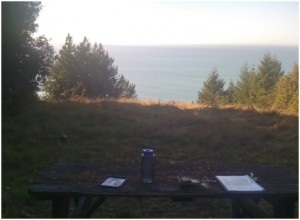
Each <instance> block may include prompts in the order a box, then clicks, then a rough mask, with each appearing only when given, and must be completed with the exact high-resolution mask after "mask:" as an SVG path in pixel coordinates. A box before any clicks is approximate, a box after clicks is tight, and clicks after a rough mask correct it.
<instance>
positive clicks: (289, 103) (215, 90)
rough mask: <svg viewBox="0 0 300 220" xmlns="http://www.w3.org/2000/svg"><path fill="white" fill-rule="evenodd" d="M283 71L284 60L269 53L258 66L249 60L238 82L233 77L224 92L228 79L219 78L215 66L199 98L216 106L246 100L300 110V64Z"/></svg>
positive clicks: (245, 102)
mask: <svg viewBox="0 0 300 220" xmlns="http://www.w3.org/2000/svg"><path fill="white" fill-rule="evenodd" d="M283 74H284V72H283V71H282V70H281V63H280V62H279V61H278V60H277V59H276V57H274V56H271V54H270V53H266V54H264V56H263V58H262V59H261V60H260V63H259V65H258V66H257V69H256V68H255V66H252V67H249V65H248V64H247V63H245V64H244V65H243V66H242V67H241V70H240V75H239V78H238V80H237V81H236V83H233V82H232V81H231V82H230V83H229V86H228V88H227V89H226V90H225V91H224V92H223V86H224V81H223V80H220V79H218V78H219V75H218V74H217V71H216V69H214V70H213V71H212V73H211V74H210V75H209V77H208V79H207V81H206V82H204V85H203V88H202V90H201V91H200V92H199V94H198V102H199V103H206V104H211V105H214V106H216V105H220V104H242V105H248V106H249V105H250V106H256V107H259V108H265V109H266V108H267V109H272V110H275V111H278V112H284V113H288V114H297V113H298V75H299V74H298V64H295V65H294V68H293V70H292V72H291V73H289V74H287V75H286V76H285V75H283Z"/></svg>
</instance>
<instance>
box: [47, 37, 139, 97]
mask: <svg viewBox="0 0 300 220" xmlns="http://www.w3.org/2000/svg"><path fill="white" fill-rule="evenodd" d="M45 90H46V91H47V92H48V94H49V95H50V97H52V98H62V97H70V96H82V97H126V98H131V97H135V96H136V94H135V85H133V84H130V83H129V82H128V81H127V80H126V79H125V77H124V76H122V75H119V74H118V68H117V67H116V66H115V65H114V59H112V58H111V57H109V55H108V52H107V51H105V50H104V49H103V46H102V45H101V44H94V46H93V47H92V46H91V44H90V42H89V41H88V39H87V38H86V37H85V38H84V39H83V41H82V42H81V43H79V45H77V46H75V45H74V44H73V42H72V37H71V36H70V35H68V37H67V39H66V43H65V45H64V47H63V48H62V50H61V51H60V54H59V56H58V60H57V62H55V65H54V66H53V68H52V69H51V71H50V74H49V78H48V80H47V82H46V84H45ZM66 94H67V95H66Z"/></svg>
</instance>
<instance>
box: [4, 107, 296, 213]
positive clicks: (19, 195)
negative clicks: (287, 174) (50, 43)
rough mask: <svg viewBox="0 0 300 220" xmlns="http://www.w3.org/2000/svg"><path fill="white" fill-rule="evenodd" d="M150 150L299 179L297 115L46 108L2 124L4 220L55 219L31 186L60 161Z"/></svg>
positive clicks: (160, 156)
mask: <svg viewBox="0 0 300 220" xmlns="http://www.w3.org/2000/svg"><path fill="white" fill-rule="evenodd" d="M62 137H66V138H65V139H64V138H62ZM143 146H151V147H152V148H154V150H155V152H156V159H157V160H159V161H203V160H205V161H226V162H227V161H228V162H259V163H267V164H276V165H280V166H283V167H286V168H287V169H289V170H290V171H291V172H293V173H294V174H295V175H298V117H296V116H284V115H279V114H276V113H260V112H257V111H254V110H242V109H236V108H224V109H216V108H208V107H206V108H204V107H199V108H190V109H188V108H186V109H182V108H179V107H176V106H175V105H171V104H151V105H149V104H147V103H126V102H118V101H101V102H95V103H79V102H68V103H39V104H36V105H33V106H32V107H31V108H30V109H27V110H24V111H23V112H22V114H19V115H16V116H14V117H9V118H3V121H2V216H3V217H14V218H16V217H17V218H19V217H41V216H48V217H49V215H48V214H49V210H48V211H47V212H43V211H40V210H41V206H42V203H39V202H37V201H34V200H33V198H31V197H29V195H27V187H28V184H29V182H30V181H32V180H33V179H34V178H35V177H36V176H37V175H38V174H39V173H40V172H41V171H43V170H44V169H45V168H46V167H47V166H49V165H51V164H52V163H54V162H56V161H58V160H69V161H115V162H132V161H138V160H139V153H140V149H141V148H142V147H143ZM120 215H121V216H122V215H124V216H128V217H129V216H132V215H133V214H132V213H127V212H122V213H121V214H120ZM205 215H206V217H207V216H216V215H212V213H206V214H205ZM134 216H135V215H134ZM149 216H150V217H151V213H150V214H149ZM152 216H155V215H152ZM156 216H157V215H156ZM161 216H162V217H165V215H163V214H162V215H161ZM166 216H168V215H166ZM218 216H219V217H222V216H220V215H218ZM198 217H199V216H198ZM200 217H201V216H200ZM202 217H205V216H202Z"/></svg>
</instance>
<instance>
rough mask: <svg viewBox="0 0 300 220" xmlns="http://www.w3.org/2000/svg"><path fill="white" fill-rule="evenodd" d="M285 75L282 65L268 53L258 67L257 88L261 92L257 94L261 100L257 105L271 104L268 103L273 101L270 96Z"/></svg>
mask: <svg viewBox="0 0 300 220" xmlns="http://www.w3.org/2000/svg"><path fill="white" fill-rule="evenodd" d="M283 74H284V72H283V71H282V70H281V63H280V62H279V61H278V60H277V59H276V57H274V56H271V54H270V53H266V54H265V55H264V56H263V58H262V59H261V60H260V64H259V65H258V73H257V86H258V88H259V91H257V92H258V97H260V100H257V104H259V105H261V106H266V105H269V104H270V103H268V101H269V100H271V99H270V97H269V94H270V93H271V91H272V90H273V87H274V86H275V84H276V83H277V81H278V80H279V78H280V77H281V76H282V75H283Z"/></svg>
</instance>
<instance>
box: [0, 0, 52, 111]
mask: <svg viewBox="0 0 300 220" xmlns="http://www.w3.org/2000/svg"><path fill="white" fill-rule="evenodd" d="M1 4H2V101H3V104H4V107H5V108H6V107H8V108H9V109H11V108H17V107H19V106H20V105H25V104H27V103H29V102H32V101H33V100H35V99H36V98H37V95H36V92H37V91H38V90H39V86H40V83H41V82H42V81H43V80H44V77H45V76H46V74H47V72H48V69H49V67H50V65H51V64H52V62H53V58H54V49H53V47H52V46H51V45H50V44H49V42H48V40H47V39H46V38H45V37H44V36H41V37H38V38H33V36H32V35H33V34H34V33H35V32H36V30H37V27H38V25H37V24H36V23H35V21H36V19H37V17H38V15H39V12H40V10H41V9H42V6H41V3H40V2H2V3H1ZM9 109H7V110H9Z"/></svg>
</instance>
